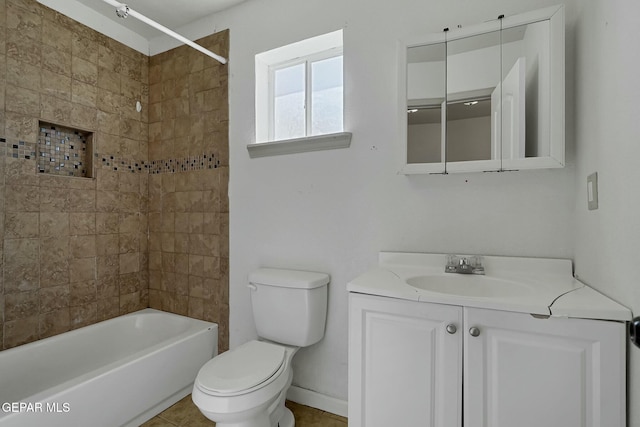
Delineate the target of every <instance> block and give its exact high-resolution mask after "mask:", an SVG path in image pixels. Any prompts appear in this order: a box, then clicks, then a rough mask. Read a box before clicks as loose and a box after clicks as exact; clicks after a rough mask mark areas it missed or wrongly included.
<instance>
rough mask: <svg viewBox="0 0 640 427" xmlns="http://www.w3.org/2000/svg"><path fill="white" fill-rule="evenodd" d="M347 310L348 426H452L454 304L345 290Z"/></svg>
mask: <svg viewBox="0 0 640 427" xmlns="http://www.w3.org/2000/svg"><path fill="white" fill-rule="evenodd" d="M349 313H350V314H349V426H350V427H389V426H407V427H422V426H425V427H426V426H429V427H432V426H434V427H445V426H446V427H460V426H461V412H462V411H461V391H460V390H461V385H462V376H461V374H462V345H461V344H462V339H461V326H462V308H461V307H456V306H447V305H440V304H427V303H418V302H412V301H404V300H398V299H393V298H382V297H375V296H370V295H361V294H350V295H349ZM448 325H451V326H449V327H450V330H452V329H451V327H452V326H453V327H455V328H456V329H457V331H456V332H454V333H450V332H447V326H448Z"/></svg>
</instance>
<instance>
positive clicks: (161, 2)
mask: <svg viewBox="0 0 640 427" xmlns="http://www.w3.org/2000/svg"><path fill="white" fill-rule="evenodd" d="M77 1H78V3H82V4H84V5H85V6H87V7H89V8H91V9H93V10H94V11H96V12H98V13H100V14H102V15H104V17H106V18H108V19H110V20H112V21H115V22H117V23H118V24H120V25H124V26H125V27H127V28H129V29H130V30H132V31H134V32H135V33H137V34H139V35H141V36H142V37H144V38H145V39H147V40H149V39H152V38H154V37H157V36H159V35H161V34H162V33H161V32H159V31H158V30H156V29H155V28H153V27H151V26H148V25H146V24H144V23H142V22H140V21H138V20H137V19H135V18H132V17H128V18H126V19H122V18H118V17H117V16H116V13H115V7H113V6H111V5H110V4H107V3H105V2H104V1H102V0H77ZM119 1H120V2H121V3H124V4H126V5H127V6H129V8H131V9H133V10H135V11H136V12H138V13H140V14H142V15H145V16H146V17H147V18H150V19H152V20H154V21H156V22H157V23H159V24H162V25H164V26H165V27H168V28H170V29H172V30H174V31H175V30H176V29H177V28H179V27H182V26H184V25H188V24H190V23H192V22H194V21H197V20H199V19H201V18H203V17H205V16H208V15H211V14H213V13H216V12H219V11H221V10H223V9H227V8H229V7H231V6H235V5H236V4H239V3H242V2H243V1H244V0H188V1H182V2H177V1H176V0H127V1H123V0H119Z"/></svg>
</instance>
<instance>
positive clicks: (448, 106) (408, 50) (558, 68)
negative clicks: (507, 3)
mask: <svg viewBox="0 0 640 427" xmlns="http://www.w3.org/2000/svg"><path fill="white" fill-rule="evenodd" d="M399 56H400V58H399V66H400V72H399V94H400V96H399V110H400V113H399V114H400V115H399V122H400V141H402V143H401V145H402V151H401V156H402V165H401V173H403V174H420V173H452V172H473V171H506V170H520V169H542V168H558V167H563V166H564V150H565V149H564V145H565V144H564V132H565V130H564V91H565V89H564V9H563V7H562V6H555V7H551V8H546V9H541V10H538V11H534V12H529V13H525V14H521V15H515V16H511V17H501V18H498V19H496V20H494V21H490V22H486V23H483V24H480V25H476V26H473V27H468V28H458V29H455V30H451V31H443V32H442V33H438V34H431V35H427V36H425V37H418V38H415V39H412V40H404V41H403V42H401V43H400V49H399Z"/></svg>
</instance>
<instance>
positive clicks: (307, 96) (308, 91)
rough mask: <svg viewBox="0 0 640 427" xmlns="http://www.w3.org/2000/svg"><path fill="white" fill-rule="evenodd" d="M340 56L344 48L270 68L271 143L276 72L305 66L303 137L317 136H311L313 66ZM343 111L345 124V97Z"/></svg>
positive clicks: (273, 126) (273, 127) (273, 138)
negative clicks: (301, 65)
mask: <svg viewBox="0 0 640 427" xmlns="http://www.w3.org/2000/svg"><path fill="white" fill-rule="evenodd" d="M339 56H343V49H342V47H336V48H332V49H329V50H325V51H323V52H318V53H315V54H312V55H308V56H305V57H302V58H296V59H292V60H289V61H285V62H281V63H279V64H275V65H272V66H270V67H269V141H274V140H275V110H276V105H275V104H276V97H275V87H276V81H275V76H276V71H279V70H283V69H285V68H289V67H294V66H296V65H299V64H305V83H304V110H305V118H304V124H305V130H304V135H303V136H302V137H308V136H317V135H312V134H311V126H312V122H311V115H312V108H311V102H312V95H313V93H312V87H311V79H312V78H313V77H312V71H311V69H312V65H313V63H315V62H319V61H324V60H325V59H331V58H337V57H339ZM343 61H344V58H343ZM343 77H344V76H343ZM343 88H344V79H343ZM343 90H344V89H343ZM342 111H343V122H344V96H343V97H342Z"/></svg>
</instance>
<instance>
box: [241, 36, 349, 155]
mask: <svg viewBox="0 0 640 427" xmlns="http://www.w3.org/2000/svg"><path fill="white" fill-rule="evenodd" d="M340 55H342V56H343V61H344V50H343V47H342V30H338V31H334V32H332V33H328V34H323V35H321V36H317V37H312V38H310V39H306V40H302V41H300V42H296V43H293V44H290V45H286V46H283V47H280V48H277V49H272V50H270V51H267V52H263V53H260V54H258V55H256V70H255V71H256V87H255V89H256V139H255V141H256V142H255V143H252V144H248V145H247V150H248V151H249V155H250V157H263V156H271V155H279V154H291V153H299V152H307V151H318V150H328V149H334V148H346V147H349V145H350V144H351V133H348V132H338V133H332V134H324V135H311V136H309V133H310V127H311V120H310V117H311V108H309V107H305V116H306V120H305V127H306V129H307V130H306V134H307V136H304V137H301V138H294V139H288V140H280V141H274V140H273V134H274V106H275V105H274V102H275V97H274V88H275V85H274V74H275V70H278V69H283V68H286V67H290V66H293V65H296V64H301V63H303V62H306V63H307V65H306V68H307V70H306V76H305V77H306V81H305V105H309V104H310V102H311V97H310V91H311V72H310V71H309V68H310V67H311V64H312V63H313V62H316V61H319V60H322V59H328V58H332V57H336V56H340ZM343 64H344V62H343ZM343 67H344V66H343ZM343 69H344V68H343ZM345 93H346V91H344V73H343V99H342V103H343V118H342V119H343V127H344V125H345V117H344V112H345V108H344V94H345Z"/></svg>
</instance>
